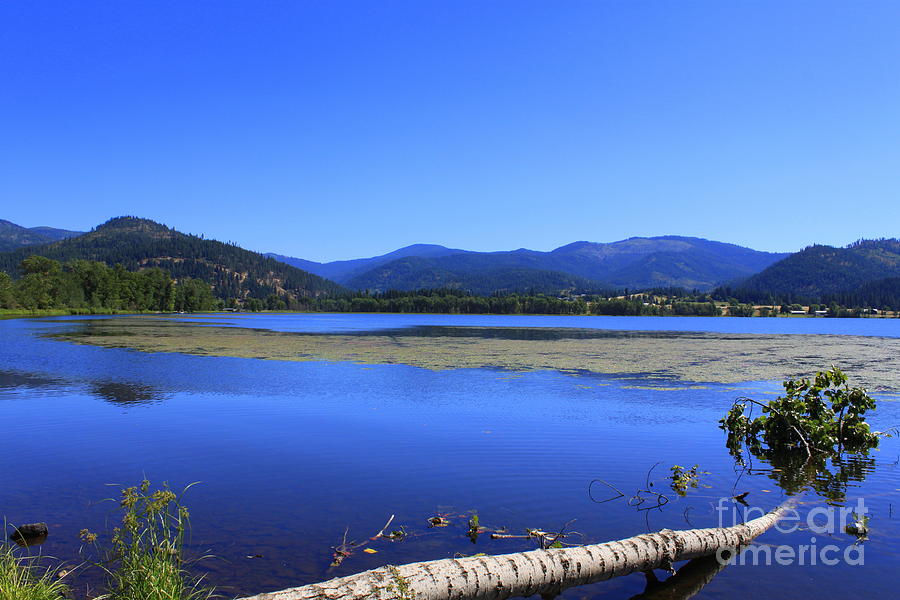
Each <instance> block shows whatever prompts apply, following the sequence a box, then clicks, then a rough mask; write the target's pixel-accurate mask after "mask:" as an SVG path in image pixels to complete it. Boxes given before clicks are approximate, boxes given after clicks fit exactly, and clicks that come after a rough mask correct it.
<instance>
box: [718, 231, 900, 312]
mask: <svg viewBox="0 0 900 600" xmlns="http://www.w3.org/2000/svg"><path fill="white" fill-rule="evenodd" d="M897 277H900V240H897V239H881V240H860V241H858V242H855V243H853V244H850V245H849V246H847V247H846V248H835V247H833V246H824V245H815V246H810V247H808V248H805V249H803V250H802V251H800V252H797V253H796V254H792V255H791V256H789V257H787V258H785V259H784V260H781V261H779V262H777V263H775V264H774V265H772V266H770V267H768V268H767V269H765V270H763V271H762V272H760V273H757V274H756V275H753V276H751V277H749V278H747V279H745V280H743V281H740V282H738V283H736V284H733V285H731V286H726V287H723V288H720V289H719V290H717V291H716V293H715V295H716V296H718V297H723V298H724V297H734V298H738V299H740V300H741V301H747V302H762V303H767V304H776V303H793V302H800V303H807V302H826V303H827V302H829V301H837V302H838V303H839V304H843V305H845V306H859V305H860V303H861V304H862V305H875V306H878V305H879V304H885V303H888V304H890V303H892V302H896V301H897V299H898V296H896V295H894V293H893V291H892V290H896V284H895V283H893V282H892V281H891V280H892V279H893V278H897ZM839 298H840V299H843V300H845V301H844V302H841V301H840V300H839ZM866 299H870V300H880V302H877V303H869V302H866V301H865V300H866Z"/></svg>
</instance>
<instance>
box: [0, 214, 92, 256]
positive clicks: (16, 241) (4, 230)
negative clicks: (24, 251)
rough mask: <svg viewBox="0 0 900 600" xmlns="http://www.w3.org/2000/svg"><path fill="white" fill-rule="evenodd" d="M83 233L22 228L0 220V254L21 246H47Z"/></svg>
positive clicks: (46, 228) (43, 228) (49, 228)
mask: <svg viewBox="0 0 900 600" xmlns="http://www.w3.org/2000/svg"><path fill="white" fill-rule="evenodd" d="M82 233H84V232H83V231H69V230H68V229H56V228H54V227H22V226H21V225H16V224H15V223H12V222H10V221H4V220H3V219H0V252H9V251H10V250H15V249H16V248H21V247H22V246H34V245H37V244H49V243H51V242H57V241H59V240H64V239H66V238H70V237H75V236H77V235H81V234H82Z"/></svg>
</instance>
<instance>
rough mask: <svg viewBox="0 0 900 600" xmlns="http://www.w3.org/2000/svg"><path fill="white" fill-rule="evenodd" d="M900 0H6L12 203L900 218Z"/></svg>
mask: <svg viewBox="0 0 900 600" xmlns="http://www.w3.org/2000/svg"><path fill="white" fill-rule="evenodd" d="M898 31H900V2H897V1H896V0H890V1H884V2H870V1H865V0H862V1H842V2H828V1H825V0H816V1H809V2H791V1H785V0H778V1H773V2H764V1H753V2H750V1H741V0H730V1H721V0H710V1H703V2H701V1H689V0H684V1H680V2H671V1H664V0H661V1H659V2H642V1H638V0H616V1H613V0H606V1H604V0H592V1H588V2H576V1H566V2H553V1H547V2H526V1H522V0H511V1H498V0H490V1H478V2H466V1H463V0H452V1H446V2H443V1H441V2H439V1H429V0H410V1H408V2H402V1H389V0H369V1H364V2H342V1H339V0H328V1H315V2H313V1H311V0H308V1H302V0H289V1H273V0H267V1H260V0H246V1H240V2H236V1H224V0H215V1H212V0H209V1H197V0H190V1H188V0H179V1H172V2H169V1H161V0H152V1H151V0H147V1H143V2H137V1H128V0H109V1H106V2H99V1H79V0H58V1H53V0H40V1H35V0H3V1H2V2H0V218H5V219H8V220H11V221H13V222H16V223H19V224H22V225H26V226H35V225H52V226H56V227H64V228H72V229H88V228H90V227H92V226H94V225H96V224H98V223H100V222H102V221H104V220H106V219H107V218H109V217H112V216H116V215H122V214H135V215H139V216H145V217H149V218H152V219H156V220H159V221H162V222H164V223H166V224H168V225H171V226H174V227H176V228H177V229H179V230H181V231H185V232H190V233H204V234H206V235H207V237H214V238H217V239H222V240H230V241H235V242H237V243H239V244H241V245H242V246H245V247H248V248H251V249H254V250H260V251H275V252H280V253H284V254H289V255H293V256H299V257H303V258H309V259H314V260H333V259H340V258H351V257H357V256H369V255H373V254H380V253H382V252H385V251H388V250H392V249H395V248H397V247H400V246H404V245H407V244H411V243H416V242H427V243H440V244H445V245H448V246H453V247H459V248H467V249H474V250H498V249H512V248H518V247H522V246H525V247H530V248H534V249H538V250H548V249H551V248H554V247H556V246H559V245H562V244H565V243H568V242H571V241H574V240H582V239H583V240H592V241H613V240H617V239H622V238H625V237H629V236H642V235H663V234H682V235H695V236H701V237H707V238H711V239H717V240H723V241H732V242H736V243H739V244H743V245H747V246H751V247H754V248H758V249H763V250H778V251H786V250H796V249H799V248H800V247H803V246H805V245H808V244H810V243H813V242H822V243H830V244H840V245H843V244H846V243H848V242H851V241H853V240H855V239H857V238H860V237H882V236H889V237H894V236H898V235H900V227H898V225H900V216H898V215H900V210H898V208H897V206H898V204H900V201H898V199H900V35H898Z"/></svg>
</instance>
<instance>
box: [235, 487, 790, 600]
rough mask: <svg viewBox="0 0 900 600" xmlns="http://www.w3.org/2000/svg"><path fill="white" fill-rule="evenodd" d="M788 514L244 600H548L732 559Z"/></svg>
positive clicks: (404, 569)
mask: <svg viewBox="0 0 900 600" xmlns="http://www.w3.org/2000/svg"><path fill="white" fill-rule="evenodd" d="M788 508H789V505H788V504H785V505H782V506H780V507H778V508H776V509H775V510H773V511H772V512H770V513H768V514H766V515H763V516H761V517H759V518H757V519H753V520H752V521H748V522H746V523H743V524H740V525H734V526H731V527H714V528H710V529H688V530H681V531H672V530H671V529H664V530H662V531H658V532H656V533H649V534H643V535H638V536H635V537H631V538H627V539H624V540H619V541H615V542H606V543H603V544H594V545H589V546H578V547H574V548H559V549H547V550H532V551H529V552H517V553H514V554H503V555H497V556H473V557H467V558H447V559H441V560H433V561H427V562H418V563H411V564H407V565H400V566H397V567H394V566H390V565H388V566H384V567H380V568H378V569H372V570H371V571H365V572H363V573H358V574H356V575H349V576H347V577H338V578H336V579H331V580H329V581H325V582H322V583H314V584H310V585H304V586H301V587H296V588H291V589H287V590H282V591H279V592H271V593H265V594H258V595H256V596H251V597H248V598H245V599H244V600H361V599H363V598H367V599H368V598H371V599H376V600H397V599H412V598H415V600H450V599H458V600H501V599H504V598H510V597H515V596H532V595H535V594H541V595H544V596H548V597H552V596H553V595H555V594H558V593H559V592H560V591H561V590H564V589H566V588H569V587H573V586H577V585H585V584H588V583H594V582H597V581H604V580H606V579H612V578H613V577H619V576H621V575H628V574H630V573H635V572H648V571H652V570H653V569H661V568H662V569H671V568H672V563H674V562H677V561H682V560H692V559H695V558H699V557H703V556H709V555H714V554H716V553H717V552H720V553H725V552H734V551H735V549H737V548H740V547H742V546H746V545H747V544H749V543H750V542H751V541H752V540H753V539H754V538H756V537H757V536H759V535H760V534H762V533H763V532H764V531H766V530H767V529H769V528H770V527H771V526H772V525H774V524H775V522H776V521H777V520H778V519H779V518H780V517H781V515H782V514H783V513H784V512H785V511H786V510H788Z"/></svg>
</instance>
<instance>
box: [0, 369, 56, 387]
mask: <svg viewBox="0 0 900 600" xmlns="http://www.w3.org/2000/svg"><path fill="white" fill-rule="evenodd" d="M61 383H62V382H60V381H59V380H58V379H51V378H49V377H41V376H40V375H35V374H34V373H22V372H19V371H0V390H4V389H15V388H22V387H24V388H42V387H56V386H58V385H60V384H61Z"/></svg>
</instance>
